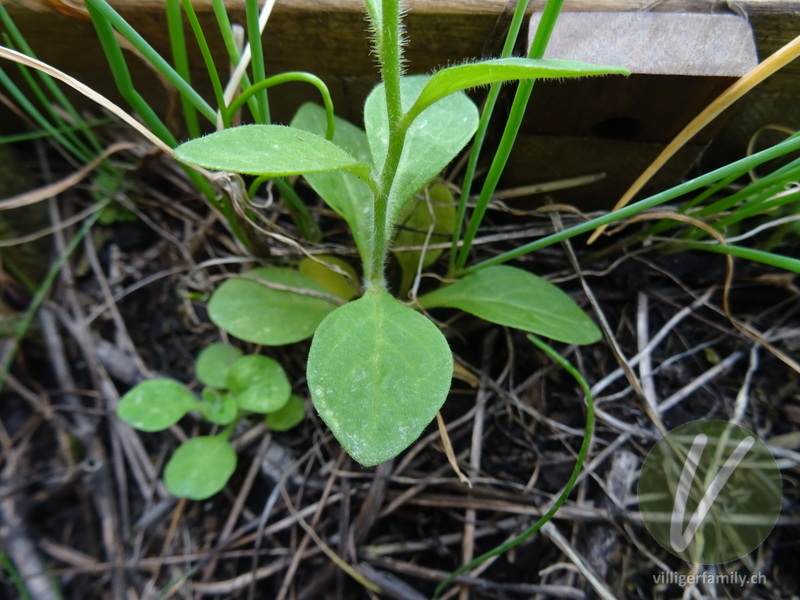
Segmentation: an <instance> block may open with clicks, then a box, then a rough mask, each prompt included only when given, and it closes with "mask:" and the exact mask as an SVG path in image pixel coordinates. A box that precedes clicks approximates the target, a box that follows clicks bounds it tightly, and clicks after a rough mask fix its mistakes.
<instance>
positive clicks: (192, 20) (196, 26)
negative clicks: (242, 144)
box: [183, 0, 230, 127]
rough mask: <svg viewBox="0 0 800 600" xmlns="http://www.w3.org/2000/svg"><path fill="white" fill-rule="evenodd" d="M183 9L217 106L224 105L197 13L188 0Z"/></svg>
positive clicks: (219, 82) (213, 64)
mask: <svg viewBox="0 0 800 600" xmlns="http://www.w3.org/2000/svg"><path fill="white" fill-rule="evenodd" d="M183 9H184V10H185V11H186V17H187V18H188V19H189V25H190V26H191V28H192V32H193V33H194V37H195V39H196V40H197V45H198V46H199V48H200V54H201V55H202V57H203V62H204V63H205V66H206V72H208V78H209V80H210V81H211V87H212V89H213V90H214V98H215V99H216V101H217V106H219V107H222V106H225V98H224V95H223V90H222V82H221V81H220V78H219V71H218V70H217V65H216V63H214V57H213V56H212V54H211V49H210V48H209V47H208V42H207V41H206V35H205V33H203V28H202V27H201V26H200V21H199V20H198V19H197V13H195V11H194V8H193V7H192V3H191V1H190V0H183ZM224 115H225V113H223V126H224V127H229V126H230V120H228V121H226V120H225V118H224Z"/></svg>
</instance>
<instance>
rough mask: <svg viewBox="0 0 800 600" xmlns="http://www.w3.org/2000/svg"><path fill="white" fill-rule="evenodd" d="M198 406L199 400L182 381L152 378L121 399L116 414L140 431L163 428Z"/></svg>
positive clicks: (132, 389)
mask: <svg viewBox="0 0 800 600" xmlns="http://www.w3.org/2000/svg"><path fill="white" fill-rule="evenodd" d="M198 408H200V402H198V400H197V398H195V397H194V396H193V395H192V393H191V392H190V391H189V390H187V389H186V388H185V387H184V385H183V384H182V383H179V382H177V381H175V380H173V379H153V380H151V381H145V382H143V383H140V384H138V385H137V386H135V387H133V388H131V390H130V391H128V393H127V394H125V395H124V396H123V397H122V398H121V399H120V401H119V406H117V414H118V415H119V417H120V419H122V420H123V421H125V422H126V423H128V424H129V425H131V426H133V427H135V428H136V429H139V430H140V431H161V430H162V429H166V428H167V427H171V426H172V425H174V424H175V423H177V422H178V421H180V420H181V419H182V418H183V416H184V415H185V414H186V413H188V412H189V411H190V410H196V409H198Z"/></svg>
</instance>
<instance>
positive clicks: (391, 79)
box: [366, 0, 406, 289]
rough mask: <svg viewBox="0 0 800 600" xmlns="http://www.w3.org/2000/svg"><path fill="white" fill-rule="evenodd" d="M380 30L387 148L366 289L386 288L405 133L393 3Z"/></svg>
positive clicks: (386, 1) (392, 0)
mask: <svg viewBox="0 0 800 600" xmlns="http://www.w3.org/2000/svg"><path fill="white" fill-rule="evenodd" d="M382 6H383V10H382V13H383V14H382V19H381V23H380V24H377V25H378V26H380V27H381V30H380V32H379V33H378V34H377V40H378V43H377V49H378V60H379V61H380V65H381V78H382V79H383V85H384V90H385V92H386V113H387V115H388V118H389V145H388V149H387V152H386V160H385V162H384V164H383V168H382V169H381V174H380V182H379V185H378V194H377V195H376V196H375V210H374V219H375V221H374V225H373V239H372V255H371V256H370V258H369V264H368V265H367V274H366V275H367V277H366V279H367V287H368V289H380V288H385V287H386V281H385V279H384V273H383V265H384V261H385V260H386V253H387V251H388V246H389V240H388V234H389V232H388V229H389V227H390V224H389V223H387V214H388V212H389V193H390V191H391V189H392V183H394V175H395V172H396V171H397V165H398V164H399V163H400V156H401V155H402V153H403V144H404V142H405V137H406V129H405V128H403V127H402V126H401V120H402V116H403V105H402V99H401V95H400V74H401V54H402V44H401V39H400V35H401V34H400V31H401V28H400V5H399V2H398V1H397V0H383V5H382Z"/></svg>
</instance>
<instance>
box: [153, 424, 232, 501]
mask: <svg viewBox="0 0 800 600" xmlns="http://www.w3.org/2000/svg"><path fill="white" fill-rule="evenodd" d="M235 469H236V452H234V450H233V448H232V447H231V445H230V444H229V443H228V440H227V439H226V438H225V437H223V436H219V435H216V436H213V437H209V436H201V437H196V438H194V439H191V440H189V441H188V442H184V443H183V444H181V445H180V446H179V447H178V449H177V450H176V451H175V454H173V455H172V458H170V459H169V462H168V463H167V467H166V469H165V470H164V483H165V484H166V485H167V489H168V490H169V491H170V492H171V493H172V494H173V495H175V496H178V497H179V498H189V499H191V500H205V499H206V498H210V497H211V496H213V495H214V494H216V493H217V492H219V491H220V490H221V489H222V488H224V487H225V484H226V483H227V482H228V479H230V477H231V475H233V471H234V470H235Z"/></svg>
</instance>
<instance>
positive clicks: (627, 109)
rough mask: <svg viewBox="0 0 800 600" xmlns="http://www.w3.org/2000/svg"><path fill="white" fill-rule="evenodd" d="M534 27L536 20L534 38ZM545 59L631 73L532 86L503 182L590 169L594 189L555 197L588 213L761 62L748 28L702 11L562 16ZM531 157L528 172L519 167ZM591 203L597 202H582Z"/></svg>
mask: <svg viewBox="0 0 800 600" xmlns="http://www.w3.org/2000/svg"><path fill="white" fill-rule="evenodd" d="M538 19H539V15H534V16H533V18H532V19H531V26H530V28H529V31H530V32H531V38H532V37H533V32H534V31H535V29H536V26H537V25H538ZM545 57H546V58H555V57H558V58H564V59H570V60H581V61H586V62H592V63H600V64H614V65H622V66H625V67H627V68H629V69H630V71H631V73H632V74H631V76H630V77H627V78H623V77H605V78H586V79H579V80H567V81H563V82H559V81H541V82H538V83H537V84H536V90H535V96H534V100H533V102H532V104H531V106H530V107H529V110H528V114H527V115H526V119H525V122H524V123H523V130H522V131H523V135H522V136H521V138H520V139H519V140H518V142H517V146H516V148H515V156H514V159H513V161H512V163H513V164H512V168H511V169H510V170H509V175H508V176H507V177H506V181H505V182H506V183H507V184H509V185H514V184H522V183H523V182H522V181H520V180H519V176H520V175H521V174H522V173H526V177H529V178H530V177H536V176H537V175H538V176H539V177H545V176H548V177H556V178H569V177H575V176H578V175H582V174H585V173H587V169H588V172H592V173H594V172H602V173H605V174H606V177H605V179H604V180H602V181H601V182H599V183H597V184H595V185H593V186H592V188H591V189H589V190H579V189H576V190H566V191H562V192H559V193H558V194H556V195H555V198H556V200H557V201H561V202H572V203H578V204H581V205H583V206H587V207H591V206H597V205H598V204H597V203H598V202H599V203H600V205H606V204H607V203H608V202H612V203H613V201H615V200H616V198H618V197H619V196H620V195H621V194H622V193H623V192H624V191H625V189H626V188H627V186H628V185H630V183H632V182H633V180H634V179H635V178H636V177H637V176H638V175H639V173H640V172H641V171H642V170H643V169H644V168H645V167H646V166H647V164H648V162H647V161H648V160H651V159H652V158H654V157H655V156H656V155H657V154H658V152H659V151H660V149H661V148H663V146H664V145H666V144H667V143H668V142H669V141H670V140H671V139H672V138H673V137H674V136H675V135H676V134H677V133H678V132H679V131H680V130H681V129H683V127H684V126H685V125H686V124H687V123H688V122H689V121H690V120H691V119H692V118H693V117H694V116H695V115H696V114H697V113H699V112H700V111H701V110H702V109H703V108H704V107H705V106H706V105H707V104H708V103H709V102H710V101H711V100H713V99H714V98H715V97H716V96H717V95H719V94H720V93H721V92H722V91H723V90H724V89H725V88H727V87H728V86H729V85H730V84H731V83H733V81H735V79H736V78H737V77H740V76H742V75H744V74H745V73H747V72H748V71H749V70H750V69H752V68H754V67H755V66H756V64H757V57H756V48H755V44H754V41H753V36H752V33H751V30H750V26H749V25H748V23H747V21H745V20H744V19H743V18H741V17H738V16H735V15H730V14H702V13H669V12H661V13H646V12H567V13H562V14H561V16H560V18H559V21H558V22H557V24H556V27H555V29H554V31H553V34H552V37H551V40H550V43H549V45H548V48H547V51H546V53H545ZM722 124H723V122H722V121H721V120H718V121H717V122H716V123H715V124H714V125H713V126H711V127H707V128H706V129H705V130H704V131H703V132H702V135H700V136H698V137H697V138H695V139H694V140H693V142H692V144H691V145H690V146H688V147H687V148H686V149H685V150H684V152H683V153H682V155H681V156H680V157H678V158H677V159H676V160H675V161H673V162H672V164H671V165H670V168H669V169H667V170H664V171H663V172H662V173H661V175H660V177H659V179H657V180H655V181H654V182H653V183H654V184H655V185H656V186H658V187H659V188H661V189H663V187H664V186H667V185H673V184H675V183H677V182H678V181H679V179H680V178H681V177H682V176H683V175H684V173H685V170H686V169H688V168H689V167H690V166H691V164H692V162H693V159H694V158H696V157H697V156H698V155H699V154H700V152H701V150H702V149H703V147H704V146H705V144H706V143H707V142H708V141H709V140H710V139H711V138H712V137H713V136H714V135H715V134H716V133H717V131H718V130H719V128H720V127H721V125H722ZM609 141H613V142H615V143H609ZM534 156H536V157H537V158H536V159H535V160H533V161H532V162H531V163H530V165H529V167H528V169H527V170H526V171H523V170H522V169H521V166H522V164H523V163H524V162H525V160H526V159H527V158H530V157H534ZM534 181H535V179H534ZM542 181H544V179H542ZM586 197H590V198H591V202H586V201H582V200H583V199H584V198H586Z"/></svg>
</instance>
